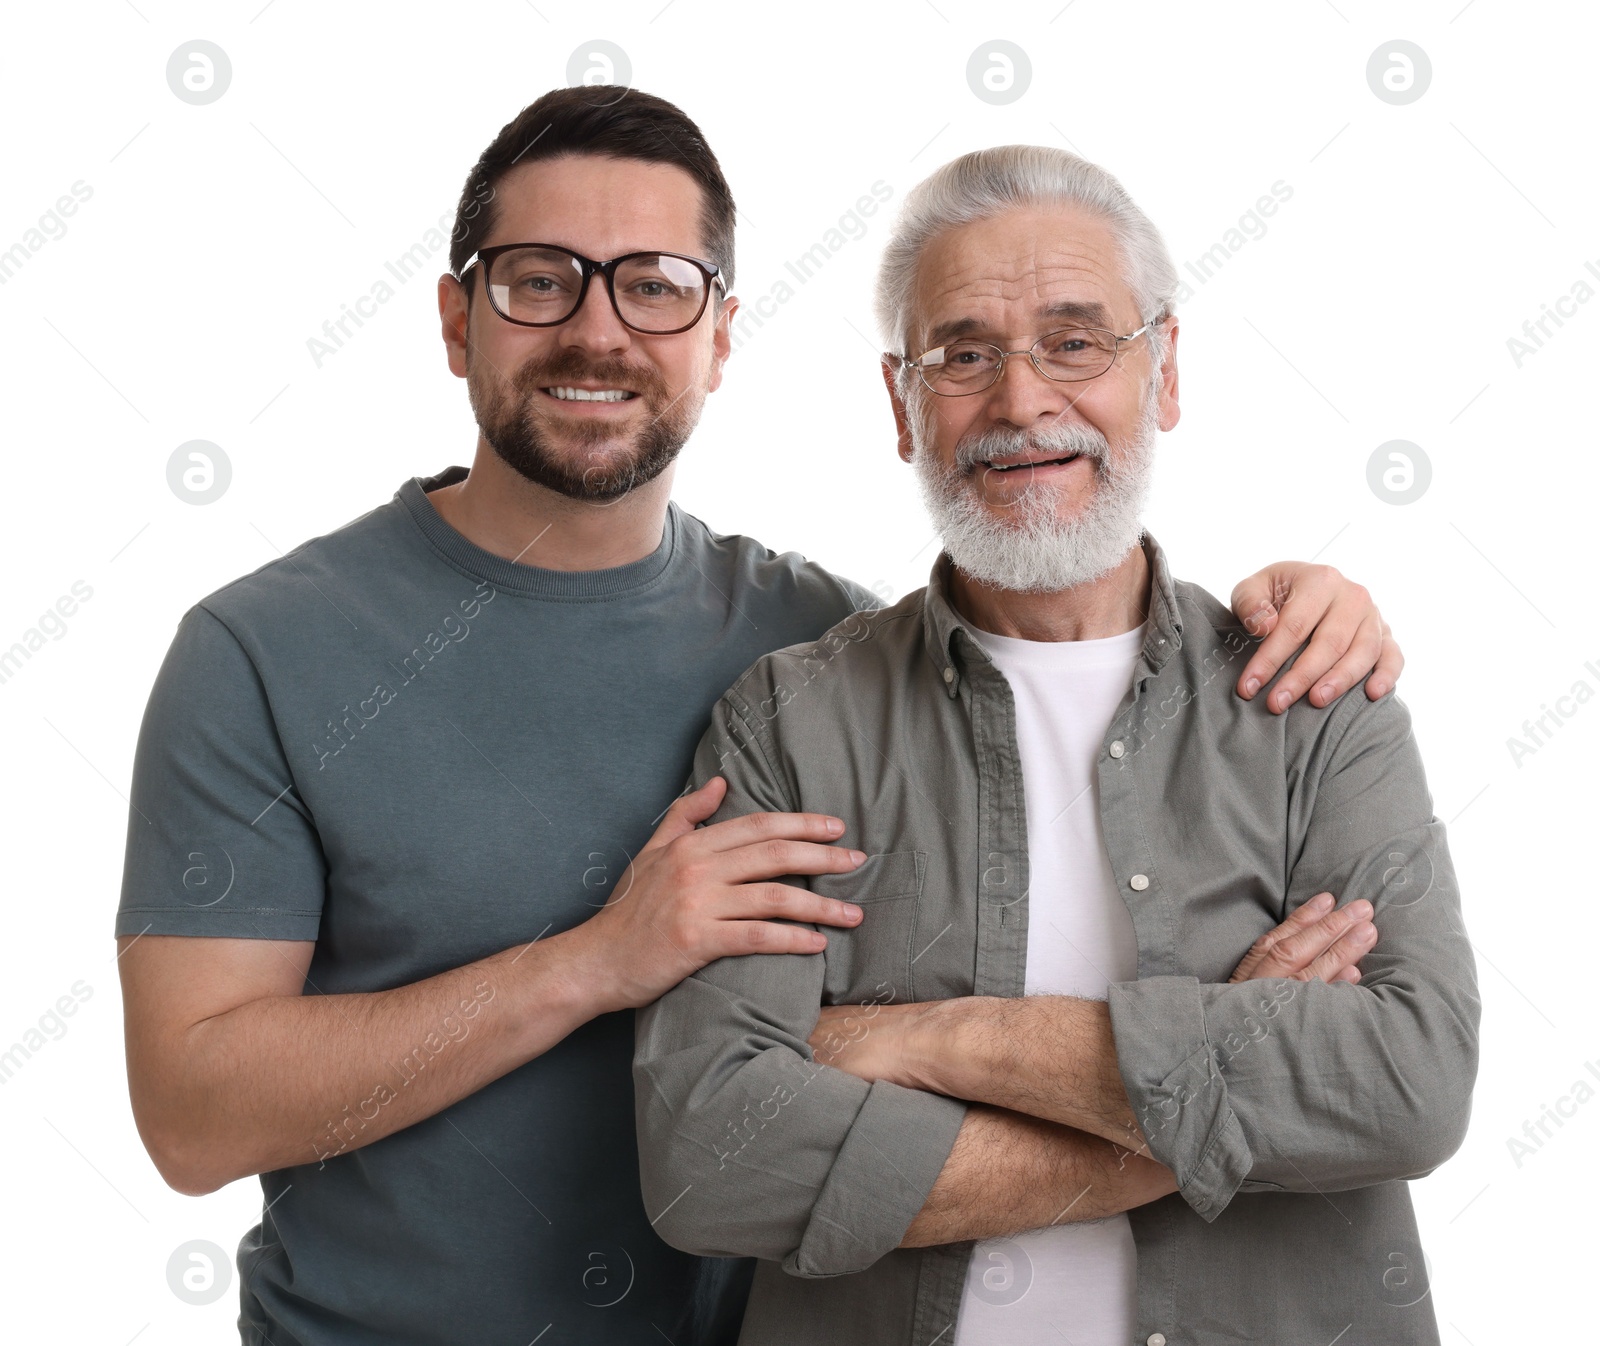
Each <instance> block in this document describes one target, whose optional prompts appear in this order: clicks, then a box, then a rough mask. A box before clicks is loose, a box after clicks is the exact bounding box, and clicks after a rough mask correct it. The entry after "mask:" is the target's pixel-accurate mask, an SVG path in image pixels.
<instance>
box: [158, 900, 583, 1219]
mask: <svg viewBox="0 0 1600 1346" xmlns="http://www.w3.org/2000/svg"><path fill="white" fill-rule="evenodd" d="M576 933H577V932H576V931H573V932H567V933H566V934H564V935H559V936H555V937H552V938H550V939H547V940H541V941H539V942H538V943H535V944H532V945H526V946H521V947H519V948H516V949H509V950H506V951H505V952H503V953H499V954H495V955H493V956H491V957H489V958H486V959H483V960H481V961H479V962H475V963H470V964H467V965H465V966H463V967H459V968H453V969H451V970H449V971H447V972H442V973H439V974H438V975H437V976H433V977H429V978H428V979H426V980H425V981H419V982H415V983H412V984H411V985H408V986H401V987H396V988H394V989H392V990H387V991H378V992H371V993H362V994H348V995H292V996H269V997H264V998H261V999H257V1000H251V1001H249V1002H247V1003H245V1004H243V1005H239V1006H237V1007H236V1008H233V1009H230V1010H228V1011H226V1012H224V1013H221V1014H217V1015H214V1016H212V1017H210V1018H207V1019H204V1020H201V1021H200V1022H199V1023H196V1024H194V1025H192V1026H190V1027H189V1028H188V1029H187V1030H183V1031H182V1033H181V1040H178V1041H173V1042H169V1043H166V1044H164V1045H163V1049H161V1050H148V1051H145V1052H142V1053H138V1054H139V1057H140V1064H141V1068H140V1069H138V1070H137V1071H136V1070H135V1069H134V1066H135V1061H134V1057H135V1054H136V1052H137V1049H138V1048H139V1046H141V1045H142V1044H138V1043H135V1042H130V1044H129V1048H130V1062H129V1065H130V1078H131V1079H133V1080H134V1081H135V1085H134V1089H135V1104H136V1107H135V1111H136V1115H137V1116H138V1117H139V1120H140V1130H141V1132H142V1133H143V1134H144V1135H145V1139H146V1142H147V1144H148V1145H149V1146H150V1149H151V1152H152V1154H153V1155H155V1156H156V1157H157V1159H158V1162H159V1163H160V1164H161V1168H162V1172H163V1175H164V1176H166V1177H167V1179H168V1181H169V1182H171V1183H172V1184H173V1185H174V1186H176V1187H178V1188H179V1189H180V1190H183V1191H189V1192H195V1193H201V1192H208V1191H213V1190H215V1189H216V1188H217V1187H220V1186H222V1185H223V1184H225V1183H228V1182H232V1181H234V1180H235V1179H238V1178H242V1177H247V1176H250V1175H252V1174H256V1173H263V1172H267V1171H270V1170H272V1169H278V1168H287V1167H291V1166H294V1165H299V1164H308V1163H318V1164H320V1163H323V1162H326V1161H327V1160H328V1159H331V1158H334V1157H335V1156H337V1155H340V1154H347V1153H349V1152H350V1151H352V1150H355V1149H359V1148H360V1147H361V1146H363V1145H370V1144H371V1143H372V1142H373V1141H375V1140H380V1139H382V1138H383V1137H384V1136H387V1135H391V1134H393V1133H394V1132H396V1131H399V1130H402V1129H403V1128H405V1127H408V1126H411V1125H412V1124H414V1123H416V1122H419V1121H421V1120H423V1119H424V1118H426V1117H431V1116H432V1115H433V1114H435V1113H437V1112H439V1111H441V1110H442V1109H444V1108H446V1107H449V1106H450V1105H451V1104H452V1103H455V1102H456V1101H457V1100H459V1099H461V1098H464V1097H466V1096H467V1095H468V1094H472V1093H475V1092H476V1091H477V1090H479V1089H481V1088H483V1087H484V1086H485V1085H487V1084H489V1083H491V1082H492V1081H494V1080H496V1079H498V1078H499V1077H500V1076H502V1075H504V1074H506V1073H507V1072H509V1071H511V1070H514V1069H515V1068H516V1067H518V1066H520V1065H522V1064H523V1063H524V1062H526V1061H529V1060H531V1059H532V1058H534V1057H536V1056H539V1055H541V1054H542V1053H544V1052H545V1051H548V1050H549V1049H550V1048H551V1047H553V1046H554V1045H555V1044H556V1043H558V1042H560V1041H561V1039H562V1038H564V1037H566V1036H567V1034H569V1033H571V1032H572V1031H573V1030H574V1029H575V1028H577V1027H578V1026H579V1025H580V1024H583V1023H585V1022H587V1021H588V1020H589V1019H591V1018H593V1017H594V1016H595V1015H596V1014H598V1013H601V1012H603V1011H604V1010H605V1009H607V1008H609V1007H610V1006H608V1005H606V1004H602V1003H600V1001H599V999H598V997H597V995H596V993H595V992H594V990H593V985H594V983H593V980H592V979H591V978H588V977H586V976H585V975H584V971H583V967H584V964H583V959H584V957H585V955H586V953H587V947H586V945H585V943H584V941H583V940H581V939H574V938H573V936H575V935H576ZM150 1045H153V1044H150Z"/></svg>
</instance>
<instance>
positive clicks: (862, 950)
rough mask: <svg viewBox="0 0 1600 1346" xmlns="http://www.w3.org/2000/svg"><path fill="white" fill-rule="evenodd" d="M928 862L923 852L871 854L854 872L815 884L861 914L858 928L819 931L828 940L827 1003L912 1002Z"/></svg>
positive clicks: (824, 996)
mask: <svg viewBox="0 0 1600 1346" xmlns="http://www.w3.org/2000/svg"><path fill="white" fill-rule="evenodd" d="M927 862H928V857H927V854H926V853H925V852H923V851H887V852H884V853H883V854H880V855H869V856H868V857H867V858H866V860H865V861H863V862H862V864H861V865H860V866H859V867H858V868H857V869H855V870H854V871H853V872H852V873H849V874H819V875H817V876H816V877H815V878H813V879H812V880H811V887H812V890H813V891H814V892H818V893H821V894H823V895H824V896H825V897H837V898H839V899H841V900H842V901H845V902H854V903H856V904H857V905H858V906H859V907H860V908H861V910H862V913H863V914H862V919H861V924H860V925H858V926H857V927H856V928H855V929H854V930H840V929H835V928H834V927H833V926H821V927H819V928H820V929H821V930H822V932H823V934H825V935H826V936H827V937H828V947H827V949H826V950H825V951H824V954H823V957H824V959H825V960H826V971H825V972H824V974H823V979H822V1003H823V1004H825V1005H854V1004H860V1003H862V1002H863V1001H868V1000H874V1001H877V1002H879V1003H880V1004H888V1003H890V1002H893V1003H896V1004H899V1003H903V1002H905V1001H909V1000H912V999H913V998H914V997H913V996H912V993H911V973H912V960H913V958H914V957H915V951H914V950H913V949H912V947H911V945H912V941H913V940H914V939H915V937H916V932H917V908H918V906H919V905H920V899H921V896H922V877H923V873H924V871H925V870H926V869H927Z"/></svg>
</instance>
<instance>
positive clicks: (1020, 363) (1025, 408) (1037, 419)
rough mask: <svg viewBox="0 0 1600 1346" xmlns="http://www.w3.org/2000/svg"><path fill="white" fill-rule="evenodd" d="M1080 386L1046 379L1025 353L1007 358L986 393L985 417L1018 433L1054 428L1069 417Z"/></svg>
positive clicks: (1081, 385)
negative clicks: (986, 415)
mask: <svg viewBox="0 0 1600 1346" xmlns="http://www.w3.org/2000/svg"><path fill="white" fill-rule="evenodd" d="M1083 386H1084V385H1083V384H1080V383H1064V382H1061V381H1060V380H1058V379H1048V378H1046V377H1045V376H1044V375H1043V374H1041V373H1040V372H1039V371H1038V370H1037V369H1035V368H1034V365H1033V361H1032V360H1030V359H1029V358H1028V353H1027V352H1026V351H1021V352H1019V353H1017V354H1014V355H1008V356H1007V357H1006V365H1005V369H1004V370H1003V371H1002V373H1001V375H1000V378H999V380H998V381H997V382H996V383H995V385H994V387H992V388H991V389H990V390H989V406H988V411H989V416H990V418H991V419H993V420H995V421H1000V422H1004V423H1005V424H1007V425H1012V426H1015V427H1016V428H1017V429H1018V430H1030V429H1033V428H1034V427H1036V426H1038V425H1041V424H1054V423H1055V422H1057V421H1060V420H1062V419H1063V418H1064V417H1066V416H1069V415H1070V414H1071V412H1072V407H1073V404H1074V403H1076V401H1077V400H1078V395H1079V393H1080V390H1081V389H1082V388H1083Z"/></svg>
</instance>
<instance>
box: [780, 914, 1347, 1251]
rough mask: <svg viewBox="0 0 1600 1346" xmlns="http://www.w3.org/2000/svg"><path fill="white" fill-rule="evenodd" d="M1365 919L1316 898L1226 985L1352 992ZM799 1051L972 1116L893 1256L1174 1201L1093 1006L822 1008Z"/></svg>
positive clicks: (1255, 950)
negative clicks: (1299, 984)
mask: <svg viewBox="0 0 1600 1346" xmlns="http://www.w3.org/2000/svg"><path fill="white" fill-rule="evenodd" d="M1371 917H1372V906H1371V904H1370V903H1369V902H1367V901H1365V900H1364V899H1358V900H1357V901H1355V902H1351V903H1348V904H1346V905H1345V906H1344V907H1340V908H1338V909H1335V906H1334V899H1333V895H1332V894H1331V893H1321V894H1319V895H1318V896H1317V897H1315V898H1313V899H1311V900H1310V901H1308V902H1306V903H1304V904H1303V905H1302V906H1300V907H1299V908H1297V909H1296V910H1295V912H1294V913H1293V914H1291V915H1290V917H1289V918H1288V920H1286V921H1285V922H1283V923H1282V924H1281V925H1279V926H1277V927H1276V928H1274V929H1273V930H1271V931H1269V932H1268V933H1267V934H1265V935H1263V936H1262V937H1261V939H1259V940H1258V941H1257V942H1256V944H1255V945H1254V946H1253V947H1252V948H1251V949H1250V951H1249V953H1247V954H1246V956H1245V958H1244V960H1243V961H1242V962H1241V963H1240V964H1239V968H1238V969H1237V971H1235V973H1234V975H1233V978H1232V980H1233V981H1234V982H1241V981H1246V980H1254V979H1261V978H1294V979H1297V980H1311V979H1316V980H1320V981H1325V982H1330V983H1331V982H1340V981H1348V982H1355V981H1359V980H1360V977H1361V973H1360V971H1359V970H1358V968H1357V966H1356V964H1357V962H1358V961H1359V959H1360V958H1362V957H1363V956H1364V955H1365V954H1366V953H1367V952H1368V951H1369V950H1370V949H1371V948H1372V946H1373V945H1374V944H1375V943H1376V942H1377V931H1376V927H1375V926H1374V925H1373V923H1372V919H1371ZM810 1042H811V1046H812V1049H813V1051H814V1052H815V1055H816V1059H817V1060H818V1061H819V1062H822V1063H824V1064H827V1065H833V1066H837V1067H838V1068H840V1069H842V1070H845V1071H848V1072H849V1073H850V1074H852V1075H855V1076H856V1077H857V1078H860V1079H864V1080H869V1081H870V1080H875V1079H881V1080H888V1081H891V1082H892V1083H895V1084H899V1085H902V1086H904V1087H906V1088H911V1089H923V1090H927V1091H929V1092H932V1093H938V1094H945V1095H949V1096H951V1097H954V1098H962V1099H967V1100H969V1101H970V1102H971V1103H972V1104H973V1105H974V1106H971V1107H969V1108H968V1110H967V1114H966V1117H965V1118H964V1120H963V1122H962V1126H961V1130H960V1131H959V1132H958V1133H957V1136H956V1142H955V1145H954V1146H953V1147H952V1149H951V1151H950V1156H949V1158H948V1159H947V1160H946V1161H945V1166H944V1168H943V1169H942V1170H941V1171H940V1174H939V1178H938V1180H937V1181H936V1182H935V1184H934V1186H933V1188H932V1190H931V1191H930V1192H929V1194H928V1199H927V1201H926V1203H925V1204H924V1205H923V1208H922V1210H921V1211H920V1212H919V1213H918V1214H917V1216H916V1218H915V1219H914V1220H913V1221H912V1222H911V1225H910V1227H909V1228H908V1229H907V1231H906V1234H905V1237H904V1239H903V1240H902V1242H901V1246H903V1247H922V1246H925V1245H929V1244H939V1243H953V1242H956V1241H958V1240H962V1239H972V1238H991V1237H996V1236H998V1235H1002V1234H1010V1233H1014V1232H1017V1231H1019V1230H1023V1229H1035V1228H1041V1227H1044V1226H1046V1225H1053V1224H1059V1223H1073V1222H1076V1221H1081V1220H1095V1219H1100V1218H1102V1217H1104V1216H1107V1215H1113V1214H1116V1213H1118V1212H1120V1211H1126V1210H1132V1209H1133V1208H1134V1207H1136V1206H1142V1205H1144V1204H1146V1203H1147V1202H1150V1201H1155V1200H1157V1199H1158V1198H1160V1197H1163V1196H1167V1195H1169V1194H1170V1193H1172V1192H1175V1191H1176V1190H1177V1180H1176V1178H1175V1176H1174V1174H1173V1172H1172V1170H1171V1169H1169V1168H1167V1167H1166V1166H1165V1165H1164V1164H1161V1163H1159V1162H1158V1161H1156V1160H1155V1159H1154V1158H1152V1157H1151V1156H1150V1152H1149V1146H1148V1144H1147V1143H1146V1140H1145V1137H1144V1136H1143V1134H1142V1133H1141V1131H1140V1129H1139V1127H1138V1124H1137V1122H1136V1120H1135V1118H1134V1115H1133V1109H1132V1107H1131V1105H1130V1103H1129V1100H1128V1094H1127V1089H1126V1088H1125V1086H1124V1085H1123V1082H1122V1076H1121V1073H1120V1071H1119V1069H1118V1065H1117V1054H1116V1043H1115V1041H1114V1039H1113V1037H1112V1032H1111V1016H1110V1013H1109V1011H1108V1009H1107V1006H1106V1004H1105V1002H1103V1001H1096V1000H1081V999H1076V998H1074V997H1070V996H1028V997H1024V998H1022V999H1011V998H1003V997H995V996H969V997H965V998H962V999H957V1000H942V1001H929V1002H926V1003H921V1004H903V1005H877V1006H869V1007H859V1006H854V1005H844V1006H829V1007H826V1008H824V1009H823V1010H822V1012H821V1015H820V1016H819V1018H818V1022H817V1027H816V1028H815V1030H813V1032H812V1034H811V1038H810Z"/></svg>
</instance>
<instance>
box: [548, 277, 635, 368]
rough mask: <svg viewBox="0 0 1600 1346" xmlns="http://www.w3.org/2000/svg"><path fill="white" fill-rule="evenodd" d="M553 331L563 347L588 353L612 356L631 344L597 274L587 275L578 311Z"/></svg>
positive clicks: (626, 329) (624, 326) (630, 334)
mask: <svg viewBox="0 0 1600 1346" xmlns="http://www.w3.org/2000/svg"><path fill="white" fill-rule="evenodd" d="M556 330H557V332H558V333H559V334H560V339H561V344H562V345H563V346H566V347H570V348H573V349H576V350H581V351H585V352H587V353H588V354H590V355H614V354H617V353H619V352H622V351H625V350H627V349H628V348H629V347H630V346H631V345H632V344H633V334H632V333H631V332H630V331H629V330H628V327H627V325H626V324H625V323H624V322H623V321H622V319H621V318H619V317H618V316H617V310H616V309H615V308H613V307H612V304H611V295H610V293H609V292H608V291H607V289H606V278H605V277H604V276H600V275H595V276H591V277H590V278H589V292H588V293H587V294H586V295H584V297H583V303H581V304H579V305H578V311H577V312H576V313H574V314H573V315H572V316H571V317H570V318H568V319H567V320H566V322H564V323H562V324H561V326H560V327H559V328H557V329H556Z"/></svg>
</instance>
